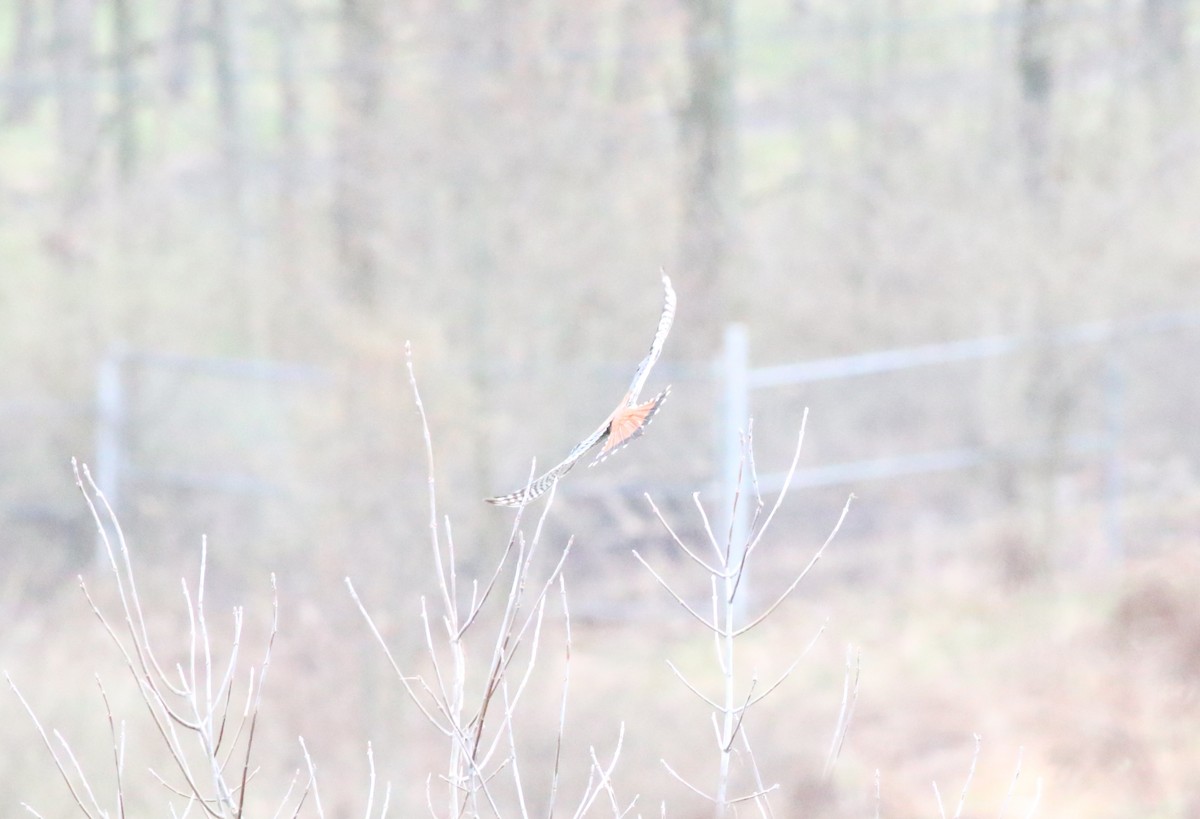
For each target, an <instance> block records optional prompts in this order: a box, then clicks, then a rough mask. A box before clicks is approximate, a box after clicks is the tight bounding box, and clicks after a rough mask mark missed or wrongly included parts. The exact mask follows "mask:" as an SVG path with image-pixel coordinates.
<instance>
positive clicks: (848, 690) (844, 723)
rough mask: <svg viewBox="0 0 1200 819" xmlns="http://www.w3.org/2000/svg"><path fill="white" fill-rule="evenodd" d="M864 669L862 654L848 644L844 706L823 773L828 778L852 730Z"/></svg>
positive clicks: (843, 689) (843, 688) (839, 713)
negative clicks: (860, 678) (847, 734)
mask: <svg viewBox="0 0 1200 819" xmlns="http://www.w3.org/2000/svg"><path fill="white" fill-rule="evenodd" d="M861 671H862V656H861V654H855V652H854V647H853V646H846V678H845V680H844V682H843V684H842V707H841V710H840V711H839V712H838V720H837V725H835V726H834V729H833V740H832V742H831V743H830V746H829V753H828V755H826V757H825V770H824V772H823V773H822V776H824V777H825V778H826V779H828V778H829V777H830V776H832V775H833V768H834V766H835V765H837V760H838V757H839V756H840V755H841V753H842V745H843V743H845V741H846V733H847V732H848V731H849V730H850V720H851V719H853V718H854V706H855V704H856V703H857V702H858V679H859V674H860V672H861Z"/></svg>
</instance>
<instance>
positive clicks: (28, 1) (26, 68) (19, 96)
mask: <svg viewBox="0 0 1200 819" xmlns="http://www.w3.org/2000/svg"><path fill="white" fill-rule="evenodd" d="M36 12H37V5H36V3H35V0H16V5H15V6H14V7H13V13H14V14H15V19H14V20H13V29H12V32H13V35H12V59H11V60H10V61H9V64H8V76H9V83H8V95H7V99H6V100H5V102H4V121H5V122H10V123H13V122H24V121H25V120H27V119H29V115H30V114H31V113H33V104H34V103H35V102H36V101H37V98H38V92H37V86H36V84H35V80H34V77H33V62H34V52H35V51H36V48H35V46H36V45H37V44H36V43H35V42H34V36H35V32H36V29H37V26H36V22H37V14H36Z"/></svg>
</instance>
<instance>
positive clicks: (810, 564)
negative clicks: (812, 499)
mask: <svg viewBox="0 0 1200 819" xmlns="http://www.w3.org/2000/svg"><path fill="white" fill-rule="evenodd" d="M852 500H854V495H853V494H851V495H850V497H848V498H847V499H846V505H845V506H843V507H842V514H841V515H840V516H839V517H838V521H837V525H836V526H834V527H833V531H832V532H830V533H829V537H827V538H826V539H825V542H824V543H822V544H821V548H820V549H818V550H817V552H816V554H814V555H813V556H812V559H811V560H809V561H808V565H806V566H805V567H804V570H803V571H802V572H800V574H799V575H798V576H797V577H796V579H795V580H793V581H792V584H791V585H790V586H788V587H787V589H785V590H784V592H783V594H781V595H779V597H778V598H777V599H776V600H775V602H774V603H772V604H771V605H770V606H768V607H767V609H766V611H764V612H763V613H762V614H760V615H759V616H758V617H756V618H754V619H753V620H751V621H750V622H749V623H747V624H746V625H744V626H742V627H741V628H740V629H738V630H737V631H735V632H734V636H735V637H740V636H741V635H743V634H745V633H746V632H747V631H749V630H750V629H752V628H754V627H755V626H757V625H758V624H759V623H761V622H762V621H763V620H766V619H767V618H768V617H770V616H771V614H772V612H774V611H775V609H777V608H779V605H780V604H781V603H782V602H783V601H784V600H786V599H787V598H788V596H789V595H791V593H792V592H793V591H795V590H796V587H797V586H799V585H800V583H801V581H803V580H804V578H805V577H807V576H808V573H809V572H810V571H812V568H813V566H815V565H817V561H818V560H820V559H821V555H823V554H825V549H826V548H828V547H829V544H830V543H832V542H833V539H834V538H835V537H837V533H838V530H840V529H841V528H842V522H843V521H844V520H845V519H846V513H848V512H849V511H850V502H851V501H852ZM764 526H765V524H764Z"/></svg>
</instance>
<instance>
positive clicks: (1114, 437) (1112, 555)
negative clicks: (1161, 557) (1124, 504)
mask: <svg viewBox="0 0 1200 819" xmlns="http://www.w3.org/2000/svg"><path fill="white" fill-rule="evenodd" d="M1124 405H1125V378H1124V376H1123V375H1122V373H1121V365H1120V364H1119V363H1118V362H1117V357H1116V354H1115V353H1111V352H1110V353H1109V355H1108V366H1107V370H1106V372H1105V376H1104V416H1105V419H1104V420H1105V424H1106V426H1107V438H1108V441H1107V446H1106V451H1107V456H1108V457H1107V459H1106V460H1105V462H1104V535H1105V540H1106V543H1107V546H1108V554H1107V558H1108V565H1109V566H1110V567H1113V566H1119V565H1120V564H1121V563H1123V562H1124V560H1125V544H1124V541H1123V539H1122V532H1121V495H1122V493H1123V492H1124V489H1125V475H1124V464H1123V463H1122V460H1121V459H1122V454H1123V453H1122V451H1121V442H1122V439H1123V438H1124V433H1125V418H1124V415H1125V412H1124Z"/></svg>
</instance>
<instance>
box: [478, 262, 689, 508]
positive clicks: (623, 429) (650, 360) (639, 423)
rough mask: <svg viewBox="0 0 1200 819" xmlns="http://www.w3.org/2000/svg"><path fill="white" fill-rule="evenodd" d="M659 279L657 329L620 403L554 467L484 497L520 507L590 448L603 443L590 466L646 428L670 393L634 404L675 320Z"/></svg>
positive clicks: (669, 293)
mask: <svg viewBox="0 0 1200 819" xmlns="http://www.w3.org/2000/svg"><path fill="white" fill-rule="evenodd" d="M662 280H663V288H664V289H665V290H666V299H665V303H664V304H663V312H662V316H661V317H660V318H659V319H658V329H657V330H656V331H655V333H654V341H652V342H651V343H650V352H649V353H648V354H647V355H646V357H645V358H644V359H642V363H641V364H638V368H637V372H635V373H634V375H633V381H632V382H630V384H629V391H628V392H627V393H626V394H625V398H624V399H622V401H621V404H620V406H618V407H617V408H616V410H614V411H613V413H612V415H610V416H609V417H608V418H605V419H604V423H603V424H601V425H600V426H599V427H597V428H596V431H595V432H593V433H592V434H591V435H589V436H588V437H587V438H584V439H583V440H582V441H580V442H579V443H578V444H576V445H575V448H574V449H572V450H571V452H570V453H569V454H568V455H567V457H566V459H565V460H563V462H562V463H560V464H559V465H558V466H556V467H554V468H553V469H551V470H550V471H548V472H546V473H545V474H543V475H540V476H538V477H537V478H534V479H533V480H532V481H531V482H530V483H529V484H528V485H527V486H525V487H524V488H523V489H518V490H517V491H516V492H510V493H509V494H507V495H500V496H498V497H494V498H487V499H486V500H487V502H488V503H490V504H493V505H495V506H524V505H525V504H527V503H529V502H530V501H532V500H534V499H535V498H537V497H540V496H541V495H544V494H545V493H546V492H547V491H549V489H550V487H552V486H554V482H555V481H557V480H558V479H559V478H561V477H562V476H563V475H565V474H567V473H568V472H570V471H571V469H572V467H574V466H575V464H577V463H578V462H579V459H580V458H582V457H583V456H584V453H586V452H587V451H588V450H589V449H591V448H592V447H594V446H596V445H597V444H599V443H601V442H604V449H602V450H601V451H600V454H599V455H597V456H596V458H595V459H594V460H593V461H592V463H591V466H595V465H596V464H598V463H600V462H601V461H603V460H605V459H606V458H607V457H608V456H609V455H611V454H612V453H614V452H616V451H617V450H618V449H620V448H621V447H623V446H625V445H626V444H628V443H629V442H630V441H632V440H633V439H634V438H637V437H638V436H640V435H641V434H642V433H643V432H645V431H646V426H647V425H648V424H649V423H650V420H651V419H652V418H653V417H654V415H655V413H657V412H658V408H659V407H660V406H662V402H663V401H665V400H666V397H667V395H668V393H669V392H670V387H668V388H667V389H665V390H663V391H662V392H661V393H659V394H658V395H656V396H655V397H654V398H653V399H652V400H650V401H647V402H646V403H645V404H641V405H638V403H637V398H638V395H639V394H640V393H641V391H642V387H644V386H645V384H646V379H647V378H649V377H650V370H651V369H652V368H653V367H654V363H655V362H656V361H658V357H659V355H660V354H661V353H662V348H663V342H665V341H666V340H667V334H668V333H669V332H671V323H672V322H673V321H674V320H675V290H674V289H673V288H672V287H671V280H670V279H669V278H668V277H667V274H665V273H664V274H663V277H662Z"/></svg>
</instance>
